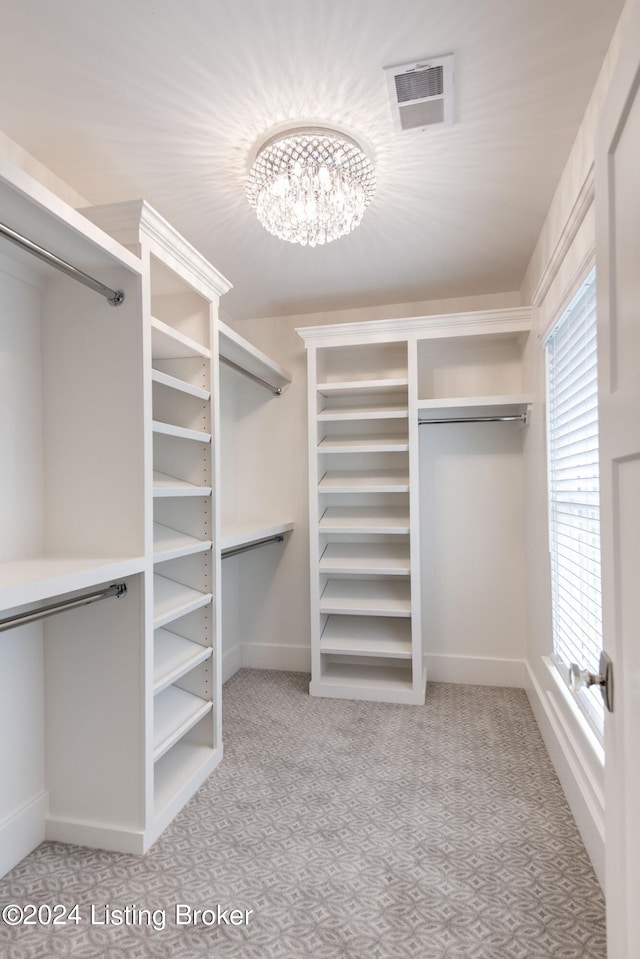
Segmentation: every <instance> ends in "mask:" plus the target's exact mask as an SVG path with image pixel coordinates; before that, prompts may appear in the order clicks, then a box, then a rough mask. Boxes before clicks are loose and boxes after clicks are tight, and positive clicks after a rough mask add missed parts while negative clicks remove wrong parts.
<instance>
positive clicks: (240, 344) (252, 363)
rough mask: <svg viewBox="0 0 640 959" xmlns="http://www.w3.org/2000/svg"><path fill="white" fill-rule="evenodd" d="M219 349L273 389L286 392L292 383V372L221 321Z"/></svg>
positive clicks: (222, 355)
mask: <svg viewBox="0 0 640 959" xmlns="http://www.w3.org/2000/svg"><path fill="white" fill-rule="evenodd" d="M218 328H219V340H218V350H219V353H220V357H221V358H223V359H226V360H230V361H231V362H232V363H234V364H235V365H236V366H239V367H240V368H241V369H243V370H245V371H246V372H247V373H250V374H251V375H252V376H256V377H257V378H258V379H260V380H263V381H264V382H265V383H267V384H269V386H271V388H272V389H273V390H280V391H281V392H284V391H285V390H286V388H287V387H288V386H289V384H290V383H291V374H290V373H289V372H288V370H285V368H284V367H283V366H280V364H279V363H276V362H275V360H272V359H271V357H269V356H267V354H266V353H263V352H262V350H259V349H258V348H257V347H255V346H253V344H252V343H249V341H248V340H245V339H244V337H243V336H240V334H239V333H236V331H235V330H232V329H231V327H230V326H227V324H226V323H222V322H220V323H219V324H218Z"/></svg>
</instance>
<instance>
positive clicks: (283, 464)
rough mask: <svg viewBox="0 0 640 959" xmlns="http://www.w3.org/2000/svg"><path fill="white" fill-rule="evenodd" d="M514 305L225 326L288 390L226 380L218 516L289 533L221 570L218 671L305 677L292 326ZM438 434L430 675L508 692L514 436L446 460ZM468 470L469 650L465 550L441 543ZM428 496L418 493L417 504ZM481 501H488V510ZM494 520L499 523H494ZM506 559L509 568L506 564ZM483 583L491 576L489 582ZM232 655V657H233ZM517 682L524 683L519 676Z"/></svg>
mask: <svg viewBox="0 0 640 959" xmlns="http://www.w3.org/2000/svg"><path fill="white" fill-rule="evenodd" d="M517 305H519V294H518V293H505V294H496V295H493V296H479V297H465V298H460V299H455V300H453V299H452V300H438V301H430V302H423V303H413V304H399V305H395V306H393V305H392V306H388V307H378V308H375V309H360V310H344V311H336V312H332V313H322V314H307V315H302V316H286V317H270V318H267V319H251V320H244V321H238V322H234V321H233V320H232V319H231V318H229V317H225V320H226V321H227V322H229V324H230V325H232V326H234V328H235V329H237V330H238V332H239V333H241V334H242V336H245V337H246V338H247V339H248V340H250V341H251V342H252V343H254V344H255V345H256V346H257V347H259V348H260V349H262V350H264V351H265V352H266V353H268V354H269V355H270V356H272V357H273V359H275V360H277V361H278V362H279V363H281V364H282V365H283V366H284V367H285V368H287V369H288V370H289V371H290V372H291V373H292V375H293V382H292V384H291V386H290V387H289V389H288V390H287V391H286V393H284V395H283V396H282V397H280V398H278V399H273V398H269V396H268V394H266V397H265V391H264V390H262V389H261V388H260V387H258V386H253V385H252V384H250V383H249V382H248V381H247V380H242V379H241V378H240V377H238V376H237V375H235V382H234V383H231V382H230V378H231V376H233V374H230V376H229V377H226V378H225V380H224V381H223V392H224V402H223V407H222V418H223V436H222V443H223V451H224V453H223V458H225V459H226V466H225V473H226V475H225V476H224V477H223V489H222V507H223V514H224V513H225V512H226V511H230V512H231V513H233V512H234V508H235V510H236V512H238V513H239V514H240V515H242V513H243V512H245V511H246V513H247V514H248V515H251V514H252V513H253V514H254V515H255V513H256V512H257V514H258V515H260V514H262V515H263V516H266V517H267V518H268V517H272V518H274V519H279V518H283V519H292V520H293V521H294V523H295V529H294V532H293V533H292V534H291V536H290V537H289V539H288V541H287V543H286V545H285V546H284V548H283V547H282V546H277V545H276V546H269V547H266V548H263V549H257V550H253V551H252V552H250V553H246V554H244V555H243V556H240V557H236V558H233V559H227V560H224V562H223V571H224V576H223V643H224V647H223V653H224V654H225V656H226V662H227V663H228V664H230V663H231V662H233V663H235V664H236V666H239V664H240V662H242V663H243V664H244V665H245V666H254V667H263V668H282V669H291V670H303V671H308V670H309V669H310V620H309V617H310V611H309V558H308V557H309V535H308V467H307V419H306V405H307V376H306V355H305V350H304V345H303V342H302V340H301V339H300V337H299V336H298V334H297V333H296V332H295V330H296V327H302V326H314V325H319V324H322V323H327V324H329V323H347V322H357V321H365V320H371V319H384V318H387V317H394V316H396V317H403V316H423V315H436V314H439V313H455V312H460V311H465V310H481V309H491V308H499V307H509V306H517ZM439 429H441V430H443V433H442V435H441V438H440V440H439V442H440V443H441V444H443V445H442V446H441V450H440V452H441V456H440V458H439V468H440V470H441V471H444V472H445V473H446V481H447V483H448V482H449V480H451V477H452V475H453V476H455V483H454V484H453V485H451V486H449V487H448V489H447V491H446V493H445V496H446V499H447V502H446V504H445V503H441V505H440V508H439V512H438V517H439V521H441V523H444V525H442V526H441V533H440V535H441V537H444V539H442V538H441V542H440V545H441V546H442V547H443V553H444V554H446V557H447V559H446V566H445V567H444V568H443V574H444V579H445V581H446V583H447V589H446V591H445V592H444V593H443V595H442V596H441V597H440V599H439V601H438V617H439V619H438V621H437V623H436V624H434V621H433V620H431V621H430V620H428V619H427V622H428V628H429V629H430V630H431V633H430V635H429V636H428V637H427V639H428V642H429V643H430V644H431V649H432V651H433V654H434V658H433V661H432V663H431V665H432V667H433V670H434V675H435V676H438V678H441V679H442V678H446V679H449V680H451V679H454V678H455V677H456V676H457V677H459V678H460V681H476V682H484V681H494V682H496V683H500V682H513V675H514V673H513V672H510V670H511V665H510V664H511V661H513V660H516V661H517V662H518V663H519V666H520V667H521V666H522V663H523V661H524V653H525V636H524V630H525V616H524V605H525V601H524V573H523V569H524V527H523V521H522V468H521V461H522V457H521V455H520V450H521V443H522V436H521V434H516V432H511V433H510V435H509V436H507V434H506V433H502V434H501V436H500V437H497V435H496V434H495V433H494V434H490V433H489V434H487V433H485V437H486V442H485V443H484V448H483V442H482V441H480V442H479V444H478V443H476V445H475V446H474V443H473V441H471V444H470V446H469V448H468V450H467V454H466V455H454V456H451V455H449V454H450V449H449V448H448V447H447V433H448V430H449V428H448V427H439ZM463 429H464V428H463ZM507 429H508V430H510V427H507ZM460 443H461V439H460V437H459V436H458V438H457V439H456V438H455V437H454V445H455V444H460ZM424 455H427V456H428V455H430V454H429V453H428V452H426V453H425V454H424ZM470 469H471V470H472V473H473V480H474V481H475V482H476V484H477V491H478V496H480V497H482V496H484V497H485V511H484V513H483V515H482V516H478V515H476V520H475V523H474V520H473V511H471V512H469V511H467V512H466V513H465V522H468V523H471V529H470V530H469V529H467V534H466V536H467V539H466V542H467V544H470V546H471V552H470V553H469V555H468V556H467V558H466V560H465V563H466V568H467V569H468V568H469V564H472V563H474V564H475V571H476V575H479V576H480V577H481V580H482V584H484V586H486V588H487V591H488V592H487V597H488V598H489V599H488V600H487V601H488V602H489V603H490V605H491V607H492V615H491V616H490V617H489V619H488V625H487V629H486V631H484V632H483V634H482V635H481V636H480V637H478V636H476V639H475V640H471V639H469V637H468V636H467V634H466V626H467V625H468V615H467V613H466V612H465V611H464V610H463V609H461V605H460V602H459V601H455V599H454V594H455V592H456V584H458V585H459V582H460V577H459V564H460V562H461V557H462V555H463V553H464V545H461V544H460V542H457V543H454V542H451V540H449V541H448V542H447V543H445V539H446V537H447V536H449V534H450V532H451V529H452V525H455V524H456V522H457V520H456V516H457V515H459V509H460V502H459V495H458V494H459V484H460V483H462V484H465V483H466V482H468V471H469V470H470ZM227 471H229V472H227ZM465 477H467V478H465ZM429 495H430V492H429V488H428V484H427V486H426V487H425V496H427V497H428V496H429ZM487 498H488V500H487ZM487 501H489V502H490V503H491V506H490V507H489V509H488V510H487V508H486V505H487ZM501 501H502V506H501ZM500 510H501V512H500V517H499V518H498V517H497V515H496V513H497V512H498V511H500ZM491 513H493V514H494V518H495V520H496V524H497V525H496V526H494V534H493V538H492V539H491V540H490V542H489V543H486V542H485V540H486V522H485V520H486V517H487V515H489V514H491ZM445 545H446V550H445V549H444V547H445ZM483 550H484V557H485V561H484V565H483V567H482V571H481V572H480V571H479V565H478V564H479V561H480V556H481V554H482V553H483ZM461 551H462V552H461ZM514 551H515V553H516V554H517V561H516V562H513V552H514ZM505 555H509V556H510V557H511V558H510V559H509V560H507V561H505V559H504V557H505ZM493 573H495V577H496V578H495V579H493V580H492V579H491V577H492V575H493ZM489 580H491V586H489V583H488V581H489ZM482 584H481V585H480V586H479V587H478V589H479V590H481V589H482ZM505 596H506V597H508V601H507V602H506V603H505ZM465 617H466V618H465ZM434 626H437V630H436V634H435V635H434V632H433V630H434ZM494 627H495V628H496V629H497V630H498V635H499V637H500V638H498V640H496V633H495V631H494ZM238 647H241V648H242V655H240V654H239V652H238ZM445 649H446V651H447V655H448V656H449V657H450V658H449V660H448V661H447V662H445V661H444V659H443V658H441V657H442V654H443V652H444V650H445ZM487 657H492V658H493V659H494V660H496V661H497V662H498V666H497V667H495V663H490V664H488V666H487V663H486V662H483V663H478V664H475V665H474V664H473V663H471V665H470V660H473V659H481V660H484V659H486V658H487ZM436 658H437V661H436ZM492 667H495V669H494V672H493V673H492V674H491V675H492V676H493V679H492V680H489V679H486V680H485V679H484V678H483V677H485V676H487V677H488V676H489V675H490V672H489V671H490V669H491V668H492ZM469 668H471V669H472V673H471V674H470V673H469V671H468V670H469ZM473 670H475V672H473ZM515 672H516V673H517V675H518V676H519V677H520V678H522V669H521V668H516V670H515ZM226 675H229V671H228V670H227V672H226ZM472 676H475V678H471V677H472Z"/></svg>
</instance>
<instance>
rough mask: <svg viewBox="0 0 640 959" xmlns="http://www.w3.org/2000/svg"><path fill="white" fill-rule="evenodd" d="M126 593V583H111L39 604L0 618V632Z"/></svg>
mask: <svg viewBox="0 0 640 959" xmlns="http://www.w3.org/2000/svg"><path fill="white" fill-rule="evenodd" d="M126 595H127V584H126V583H112V584H111V586H106V587H105V588H104V589H98V590H96V591H95V592H94V593H85V594H84V596H76V598H75V599H64V600H62V601H61V602H59V603H49V605H48V606H41V607H40V609H34V610H32V611H30V612H28V613H17V614H16V615H15V616H7V618H6V619H0V633H2V632H4V630H5V629H13V628H14V627H15V626H24V625H25V624H26V623H35V622H36V621H37V620H39V619H46V618H47V616H54V615H55V614H56V613H63V612H65V610H67V609H75V608H76V607H78V606H89V605H90V604H91V603H97V602H98V601H99V600H101V599H109V597H111V596H115V597H116V598H117V599H121V598H122V597H123V596H126Z"/></svg>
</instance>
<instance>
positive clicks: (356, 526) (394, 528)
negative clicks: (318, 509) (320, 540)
mask: <svg viewBox="0 0 640 959" xmlns="http://www.w3.org/2000/svg"><path fill="white" fill-rule="evenodd" d="M409 529H410V526H409V510H408V509H407V508H406V507H403V506H334V507H330V508H329V509H326V510H325V511H324V513H323V514H322V517H321V519H320V522H319V523H318V530H319V532H320V533H397V534H399V535H404V534H405V533H408V532H409Z"/></svg>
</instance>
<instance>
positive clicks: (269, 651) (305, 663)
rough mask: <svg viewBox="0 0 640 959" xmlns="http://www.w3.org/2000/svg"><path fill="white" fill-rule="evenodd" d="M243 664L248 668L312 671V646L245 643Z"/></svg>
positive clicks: (295, 671) (296, 671)
mask: <svg viewBox="0 0 640 959" xmlns="http://www.w3.org/2000/svg"><path fill="white" fill-rule="evenodd" d="M242 665H243V666H245V667H247V669H283V670H285V672H290V673H310V672H311V647H309V646H285V645H284V644H277V643H244V645H243V647H242Z"/></svg>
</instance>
